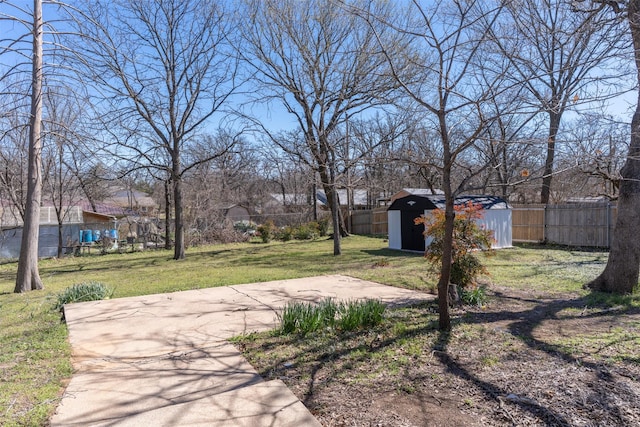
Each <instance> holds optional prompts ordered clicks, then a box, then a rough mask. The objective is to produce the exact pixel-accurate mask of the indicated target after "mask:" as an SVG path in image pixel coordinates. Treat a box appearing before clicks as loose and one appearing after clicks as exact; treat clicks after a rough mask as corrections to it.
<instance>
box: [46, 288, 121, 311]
mask: <svg viewBox="0 0 640 427" xmlns="http://www.w3.org/2000/svg"><path fill="white" fill-rule="evenodd" d="M112 295H113V289H112V288H110V287H109V286H107V285H105V284H104V283H100V282H83V283H76V284H74V285H72V286H70V287H68V288H66V289H65V290H64V291H62V292H61V293H60V294H58V297H57V299H56V302H55V304H54V306H53V308H54V310H57V311H60V312H61V311H62V308H63V307H64V305H65V304H70V303H73V302H82V301H99V300H103V299H109V298H111V296H112Z"/></svg>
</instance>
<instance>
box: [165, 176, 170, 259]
mask: <svg viewBox="0 0 640 427" xmlns="http://www.w3.org/2000/svg"><path fill="white" fill-rule="evenodd" d="M170 183H171V180H170V179H167V180H165V181H164V248H165V249H167V250H169V249H171V188H170Z"/></svg>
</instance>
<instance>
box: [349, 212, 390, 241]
mask: <svg viewBox="0 0 640 427" xmlns="http://www.w3.org/2000/svg"><path fill="white" fill-rule="evenodd" d="M351 232H352V233H353V234H385V235H386V234H387V232H388V231H387V208H385V207H382V208H376V209H369V210H362V211H352V212H351Z"/></svg>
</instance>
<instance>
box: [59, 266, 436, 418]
mask: <svg viewBox="0 0 640 427" xmlns="http://www.w3.org/2000/svg"><path fill="white" fill-rule="evenodd" d="M325 297H334V298H336V299H361V298H377V299H380V300H382V301H384V302H387V303H391V304H406V303H411V302H417V301H421V300H426V299H430V298H433V296H431V295H428V294H423V293H419V292H414V291H410V290H406V289H400V288H394V287H390V286H385V285H380V284H378V283H373V282H368V281H364V280H359V279H354V278H351V277H346V276H339V275H334V276H322V277H310V278H304V279H294V280H283V281H274V282H265V283H255V284H247V285H236V286H227V287H219V288H210V289H201V290H193V291H185V292H175V293H169V294H159V295H147V296H141V297H133V298H120V299H113V300H106V301H96V302H86V303H78V304H71V305H68V306H66V307H65V316H66V321H67V325H68V328H69V340H70V341H71V345H72V348H73V362H74V368H75V373H74V375H73V378H72V379H71V382H70V383H69V385H68V387H67V389H66V391H65V394H64V396H63V398H62V401H61V402H60V405H59V406H58V408H57V411H56V414H55V415H54V416H53V417H52V419H51V425H52V426H152V425H153V426H225V427H226V426H292V427H293V426H319V425H320V424H319V423H318V421H317V420H316V419H315V418H314V417H313V416H312V415H311V413H309V411H308V410H307V409H306V408H305V406H304V405H303V404H302V403H301V402H300V401H299V400H298V399H297V398H296V397H295V396H294V395H293V393H291V391H289V389H288V388H287V387H286V386H285V385H284V383H282V382H281V381H279V380H274V381H267V382H265V381H264V380H263V379H262V378H261V377H260V375H258V373H257V372H256V371H255V369H253V367H252V366H251V365H249V363H248V362H247V361H246V360H245V359H244V357H242V355H241V354H240V353H239V352H238V351H237V350H236V349H235V347H234V346H233V345H231V344H229V343H228V342H227V339H228V338H230V337H233V336H236V335H239V334H242V333H249V332H254V331H264V330H268V329H271V328H273V327H274V326H275V325H276V321H277V318H276V313H277V312H278V311H279V310H280V309H281V308H282V307H283V306H284V305H285V304H286V302H287V301H290V300H301V301H319V300H321V299H323V298H325Z"/></svg>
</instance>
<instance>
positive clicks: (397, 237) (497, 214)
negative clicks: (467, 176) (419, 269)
mask: <svg viewBox="0 0 640 427" xmlns="http://www.w3.org/2000/svg"><path fill="white" fill-rule="evenodd" d="M467 202H472V203H474V204H479V205H481V206H482V209H483V212H482V213H483V218H482V219H479V220H478V221H477V222H478V224H479V225H480V226H483V227H484V228H487V229H489V230H493V237H494V239H495V242H494V245H493V247H494V248H496V249H497V248H507V247H511V246H512V242H511V206H509V204H508V203H507V202H506V201H505V200H504V199H502V198H500V197H497V196H460V197H457V198H456V200H455V204H456V206H462V205H464V204H466V203H467ZM444 205H445V203H444V196H443V195H441V194H435V195H415V194H414V195H409V196H406V197H401V198H398V199H396V200H395V201H394V202H393V203H392V204H391V206H389V209H388V211H387V219H388V224H389V248H390V249H398V250H408V251H421V252H422V251H424V250H425V248H426V246H427V244H428V241H425V238H424V235H423V234H422V233H423V231H424V225H423V224H418V225H415V223H414V220H415V219H416V218H417V217H419V216H420V215H429V213H430V212H431V211H433V210H435V209H444Z"/></svg>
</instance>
